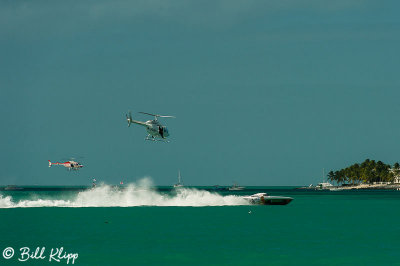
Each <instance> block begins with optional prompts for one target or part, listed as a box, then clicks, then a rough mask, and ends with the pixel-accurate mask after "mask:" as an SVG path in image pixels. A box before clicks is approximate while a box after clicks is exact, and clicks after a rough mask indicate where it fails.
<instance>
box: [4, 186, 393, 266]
mask: <svg viewBox="0 0 400 266" xmlns="http://www.w3.org/2000/svg"><path fill="white" fill-rule="evenodd" d="M257 192H267V193H269V194H270V195H282V196H290V197H293V198H294V200H293V201H292V202H291V203H290V204H289V205H286V206H258V205H248V204H247V203H246V202H244V201H243V199H241V198H240V196H242V195H249V194H254V193H257ZM0 195H1V196H0V219H1V224H0V239H1V240H0V265H66V264H67V259H60V262H57V261H55V260H54V259H53V260H52V261H49V257H50V254H51V249H53V251H55V250H56V248H61V247H63V252H62V254H64V253H65V254H66V255H65V256H67V254H78V258H77V259H75V261H74V264H73V265H400V211H399V210H400V191H307V190H298V189H295V188H294V187H247V189H246V190H244V191H213V189H212V188H211V187H197V188H183V189H180V190H174V189H172V188H168V187H160V188H150V187H148V186H146V185H143V184H142V185H140V186H138V185H128V186H125V187H112V186H107V185H101V186H98V187H96V188H95V189H85V188H82V187H76V188H71V187H66V188H60V187H58V188H50V187H47V188H45V189H43V188H42V189H35V188H34V187H31V188H30V189H28V190H15V191H0ZM9 247H11V248H13V250H14V255H13V256H12V257H11V258H10V259H5V258H4V252H3V251H4V250H6V249H7V248H9ZM24 247H26V248H29V249H30V252H33V251H35V250H36V248H40V249H43V248H44V251H43V257H45V258H36V259H35V258H29V259H28V260H26V261H24V262H21V261H19V260H18V259H21V258H22V259H26V256H23V257H22V255H21V252H22V251H21V248H24ZM25 250H26V249H25ZM10 252H11V251H10V250H9V249H8V250H7V251H6V253H7V254H6V256H8V255H10ZM53 255H54V254H53ZM32 257H35V256H34V255H32ZM36 257H39V254H37V256H36ZM53 258H54V257H53ZM68 265H72V259H70V260H69V262H68Z"/></svg>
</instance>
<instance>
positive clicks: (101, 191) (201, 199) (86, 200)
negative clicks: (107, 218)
mask: <svg viewBox="0 0 400 266" xmlns="http://www.w3.org/2000/svg"><path fill="white" fill-rule="evenodd" d="M143 184H146V185H145V186H143ZM248 204H249V203H248V202H247V201H246V200H244V199H243V198H241V197H238V196H234V195H227V196H222V195H219V194H217V193H211V192H209V191H206V190H198V189H192V188H179V189H177V190H176V194H175V193H173V195H169V194H163V193H160V192H158V191H155V190H152V189H151V188H150V186H149V182H148V181H146V180H145V181H143V180H142V181H141V182H140V185H139V186H137V185H135V184H129V185H128V186H127V187H125V188H123V189H120V188H115V187H112V186H108V185H101V186H99V187H96V188H94V189H90V190H86V191H82V192H79V193H78V194H77V195H76V197H75V198H73V199H69V200H67V199H37V196H36V198H35V199H26V200H20V201H18V202H13V200H12V197H11V196H6V197H3V196H1V195H0V208H29V207H133V206H195V207H201V206H233V205H248Z"/></svg>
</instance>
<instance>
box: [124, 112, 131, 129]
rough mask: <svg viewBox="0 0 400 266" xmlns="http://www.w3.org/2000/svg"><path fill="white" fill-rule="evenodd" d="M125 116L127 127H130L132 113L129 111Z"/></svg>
mask: <svg viewBox="0 0 400 266" xmlns="http://www.w3.org/2000/svg"><path fill="white" fill-rule="evenodd" d="M125 116H126V121H127V122H128V127H130V126H131V124H132V113H131V111H129V116H128V114H126V115H125Z"/></svg>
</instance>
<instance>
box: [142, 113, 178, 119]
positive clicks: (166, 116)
mask: <svg viewBox="0 0 400 266" xmlns="http://www.w3.org/2000/svg"><path fill="white" fill-rule="evenodd" d="M139 113H141V114H145V115H151V116H155V117H163V118H175V116H172V115H155V114H150V113H145V112H139Z"/></svg>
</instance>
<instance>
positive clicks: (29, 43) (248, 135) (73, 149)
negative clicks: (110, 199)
mask: <svg viewBox="0 0 400 266" xmlns="http://www.w3.org/2000/svg"><path fill="white" fill-rule="evenodd" d="M399 8H400V4H399V2H398V1H368V0H365V1H363V0H346V1H345V0H338V1H317V0H284V1H283V0H279V1H278V0H276V1H275V0H271V1H256V0H247V1H238V0H229V1H228V0H213V1H208V0H203V1H183V0H182V1H180V0H175V1H161V0H159V1H157V0H153V1H123V0H116V1H103V0H97V1H72V2H71V1H40V0H39V1H33V2H32V1H0V123H1V131H0V162H1V167H0V185H10V184H15V185H90V184H91V179H92V178H96V179H97V180H98V181H99V182H105V183H107V184H118V183H119V182H120V181H124V182H125V183H130V182H135V181H137V180H139V179H141V178H143V177H151V179H152V180H153V182H154V185H172V184H174V183H176V182H177V173H178V170H180V171H181V174H182V178H183V180H184V182H185V184H186V185H232V184H233V183H234V182H236V183H238V184H239V185H246V186H251V185H262V186H291V185H292V186H298V185H299V186H300V185H309V184H311V183H313V184H316V183H318V182H321V181H322V179H323V178H322V171H323V169H325V173H327V172H328V171H330V170H338V169H341V168H344V167H347V166H349V165H351V164H353V163H356V162H361V161H363V160H365V159H367V158H370V159H375V160H382V161H383V162H385V163H390V164H393V163H395V162H397V161H400V152H399V151H400V143H399V141H398V139H399V138H398V136H399V135H400V124H399V122H398V121H399V120H398V117H399V113H400V112H399V111H400V105H399V103H398V102H399V98H400V97H399V96H400V90H399V85H400V75H399V69H400V56H399V55H400V53H399V47H400V17H399V16H398V12H397V11H398V10H399ZM128 110H131V111H132V115H133V117H134V119H137V120H141V121H145V120H148V119H149V118H150V117H147V116H145V115H143V114H139V113H138V112H140V111H142V112H149V113H156V114H163V115H174V116H176V119H162V120H161V121H162V122H163V123H164V124H165V125H167V126H168V129H169V132H170V140H171V141H170V143H161V142H150V141H145V140H144V138H145V137H146V134H147V133H146V131H145V130H144V128H142V127H140V126H133V125H132V126H131V127H129V128H128V127H127V123H126V121H125V113H127V112H128ZM66 158H67V159H68V158H80V159H79V161H81V162H82V163H83V164H84V168H83V169H81V170H80V171H79V172H69V171H67V170H66V169H64V168H62V167H52V168H48V161H47V160H52V161H62V160H63V159H64V160H65V159H66Z"/></svg>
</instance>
